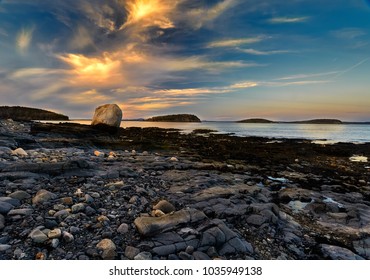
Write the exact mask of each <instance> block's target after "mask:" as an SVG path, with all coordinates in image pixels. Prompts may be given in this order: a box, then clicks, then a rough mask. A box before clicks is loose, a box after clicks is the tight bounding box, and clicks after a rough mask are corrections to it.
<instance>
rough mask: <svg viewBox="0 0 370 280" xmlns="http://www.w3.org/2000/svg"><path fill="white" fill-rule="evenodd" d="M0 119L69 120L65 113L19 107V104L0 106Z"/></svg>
mask: <svg viewBox="0 0 370 280" xmlns="http://www.w3.org/2000/svg"><path fill="white" fill-rule="evenodd" d="M0 119H13V120H22V121H31V120H64V121H66V120H69V118H68V117H67V116H65V115H62V114H58V113H54V112H51V111H47V110H42V109H36V108H28V107H20V106H0Z"/></svg>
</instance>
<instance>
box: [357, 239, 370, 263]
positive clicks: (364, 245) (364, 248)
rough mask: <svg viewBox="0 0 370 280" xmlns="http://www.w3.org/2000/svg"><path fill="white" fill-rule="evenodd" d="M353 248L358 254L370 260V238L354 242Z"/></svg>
mask: <svg viewBox="0 0 370 280" xmlns="http://www.w3.org/2000/svg"><path fill="white" fill-rule="evenodd" d="M353 247H354V249H355V250H356V252H357V254H359V255H361V256H362V257H364V258H366V259H367V260H369V259H370V237H368V238H366V239H362V240H357V241H353Z"/></svg>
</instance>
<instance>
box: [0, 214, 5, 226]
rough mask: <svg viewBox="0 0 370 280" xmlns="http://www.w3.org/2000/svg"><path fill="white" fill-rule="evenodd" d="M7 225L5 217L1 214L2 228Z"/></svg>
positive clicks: (0, 224) (0, 223)
mask: <svg viewBox="0 0 370 280" xmlns="http://www.w3.org/2000/svg"><path fill="white" fill-rule="evenodd" d="M4 227H5V217H4V216H3V215H2V214H0V230H2V229H3V228H4Z"/></svg>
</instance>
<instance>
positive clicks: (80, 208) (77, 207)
mask: <svg viewBox="0 0 370 280" xmlns="http://www.w3.org/2000/svg"><path fill="white" fill-rule="evenodd" d="M85 207H86V206H85V204H84V203H77V204H74V205H72V208H71V210H72V213H78V212H82V211H84V210H85Z"/></svg>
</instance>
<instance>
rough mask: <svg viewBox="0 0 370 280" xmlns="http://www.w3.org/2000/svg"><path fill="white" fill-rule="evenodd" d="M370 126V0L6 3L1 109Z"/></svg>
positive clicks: (0, 11) (1, 30) (0, 25)
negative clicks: (107, 110)
mask: <svg viewBox="0 0 370 280" xmlns="http://www.w3.org/2000/svg"><path fill="white" fill-rule="evenodd" d="M107 103H116V104H118V105H119V106H120V107H121V109H122V110H123V117H124V118H147V117H151V116H157V115H165V114H179V113H191V114H195V115H197V116H198V117H199V118H201V119H202V120H240V119H246V118H267V119H271V120H286V121H288V120H303V119H314V118H338V119H341V120H346V121H370V1H364V0H290V1H285V0H105V1H103V0H63V1H62V0H60V1H59V0H55V1H50V0H0V105H8V106H15V105H19V106H26V107H35V108H42V109H47V110H52V111H55V112H59V113H62V114H65V115H68V116H69V117H70V118H91V117H92V116H93V114H94V110H95V108H96V107H98V106H99V105H102V104H107Z"/></svg>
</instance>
